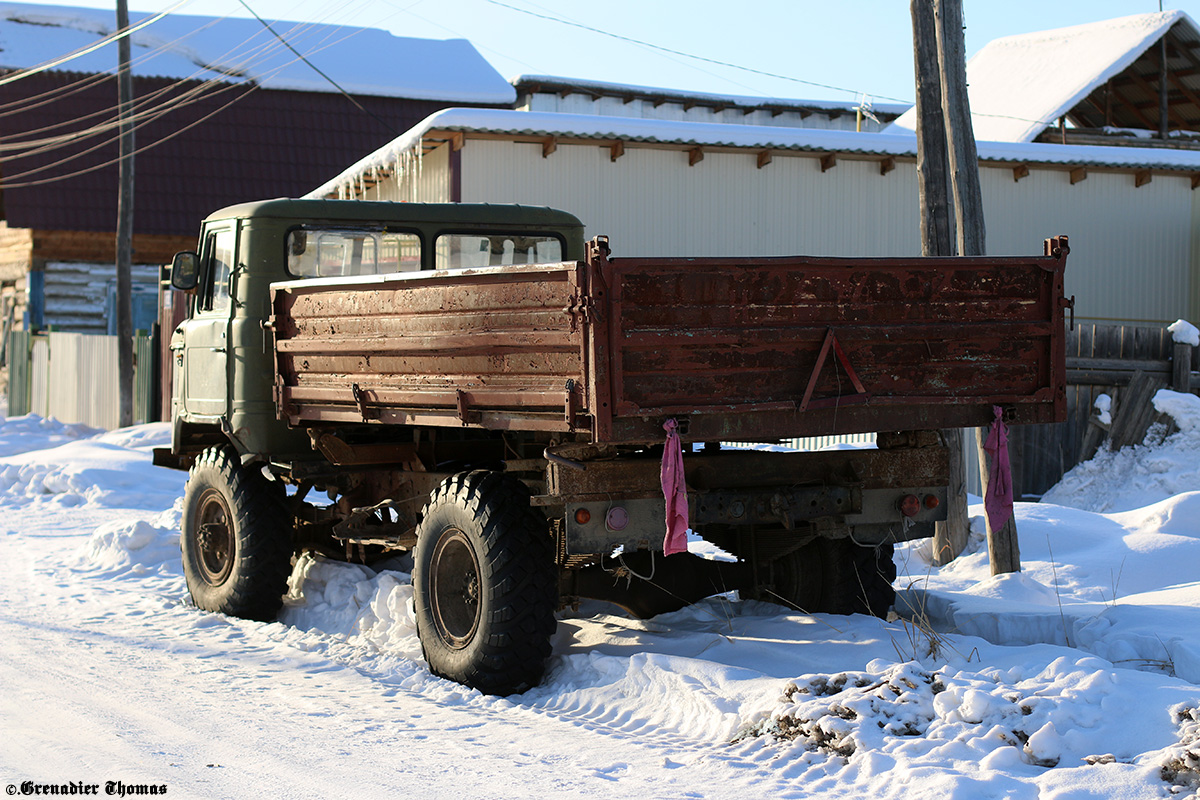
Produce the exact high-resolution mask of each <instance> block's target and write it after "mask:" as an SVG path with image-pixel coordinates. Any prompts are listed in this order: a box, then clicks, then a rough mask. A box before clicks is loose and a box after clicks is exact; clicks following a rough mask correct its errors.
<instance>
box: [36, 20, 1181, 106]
mask: <svg viewBox="0 0 1200 800" xmlns="http://www.w3.org/2000/svg"><path fill="white" fill-rule="evenodd" d="M129 1H130V3H131V10H134V11H152V12H154V11H160V10H162V9H164V8H167V7H168V6H170V5H172V4H173V0H129ZM246 2H247V3H249V5H250V7H252V8H253V9H254V10H255V11H256V12H258V14H260V15H261V16H263V17H265V18H268V19H286V20H299V21H313V22H326V23H336V24H350V25H362V26H367V27H381V28H386V29H388V30H391V31H392V32H393V33H396V34H397V35H403V36H415V37H421V38H434V39H446V38H465V39H469V40H470V41H471V42H472V43H473V44H474V45H475V46H476V48H477V49H478V50H479V51H480V52H481V53H482V54H483V55H484V57H485V58H487V59H488V60H489V61H490V62H491V63H492V64H493V66H495V67H496V69H497V70H498V71H499V72H500V73H501V74H502V75H504V76H505V77H511V76H513V75H517V74H521V73H526V74H531V73H532V74H541V75H561V76H566V77H573V78H587V79H592V80H600V81H610V82H614V83H634V84H641V85H650V86H661V87H667V88H675V89H689V90H695V91H705V92H713V93H719V94H746V95H766V96H772V97H788V98H811V99H826V100H841V101H852V100H857V99H858V97H859V94H860V93H865V94H867V95H869V96H870V97H871V98H872V99H873V100H874V101H875V102H877V103H887V102H897V101H903V102H907V101H911V99H912V96H913V79H912V33H911V29H910V23H909V6H908V3H907V2H905V0H859V1H857V2H854V1H847V2H831V1H830V0H824V1H823V2H816V1H815V0H791V1H790V2H788V1H786V0H756V2H754V3H734V2H730V0H724V2H712V1H711V0H689V2H686V3H684V2H655V0H605V2H603V3H600V2H595V1H594V0H591V1H587V2H585V0H290V1H289V0H246ZM49 4H50V5H77V6H87V7H93V8H115V0H112V1H99V2H97V1H96V0H76V2H73V3H69V2H59V3H49ZM964 5H965V17H966V36H967V53H968V56H969V55H970V54H973V53H974V52H975V51H977V50H979V48H981V47H982V46H983V45H984V44H986V43H987V42H988V41H990V40H992V39H995V38H998V37H1000V36H1008V35H1011V34H1016V33H1027V32H1030V31H1036V30H1045V29H1048V28H1058V27H1065V26H1068V25H1078V24H1082V23H1086V22H1095V21H1098V20H1103V19H1111V18H1114V17H1121V16H1127V15H1130V14H1141V13H1147V12H1154V11H1158V8H1159V4H1158V0H1050V2H1046V0H1040V2H1034V0H1004V1H1003V2H998V1H997V0H964ZM1164 8H1165V9H1167V10H1170V9H1174V8H1178V9H1181V10H1183V11H1186V12H1187V13H1188V14H1189V15H1191V16H1192V17H1193V18H1194V19H1198V20H1200V0H1196V2H1184V3H1175V4H1171V3H1166V4H1165V5H1164ZM516 9H521V10H516ZM177 13H182V14H197V15H204V16H224V15H227V14H229V15H233V16H240V17H247V16H250V13H249V12H248V11H247V10H246V9H245V8H244V7H243V6H242V5H241V4H240V3H239V2H237V0H191V2H189V3H187V4H186V5H184V6H183V7H181V8H180V9H179V10H178V12H177ZM535 15H540V16H535ZM542 17H556V18H558V19H559V20H565V21H566V22H570V23H575V24H576V25H577V26H583V27H575V26H572V25H568V24H564V23H563V22H560V21H553V20H548V19H544V18H542ZM585 28H593V29H597V30H603V31H607V32H608V33H610V34H613V35H614V36H621V37H625V38H626V39H636V40H640V41H642V42H646V43H650V44H653V45H657V46H658V47H661V48H666V49H668V50H675V51H679V52H681V53H689V54H692V55H696V56H701V57H704V58H707V59H712V60H715V61H722V62H728V63H730V64H736V65H738V66H741V67H746V68H749V69H753V70H757V71H758V73H771V74H772V75H778V76H782V77H769V76H767V75H763V74H758V73H751V72H746V71H743V70H739V69H734V68H732V67H727V66H720V65H717V64H713V63H709V62H703V61H698V60H695V59H691V58H687V57H684V56H681V55H675V54H670V53H664V52H662V51H661V50H655V49H652V48H649V47H645V46H642V45H638V44H634V43H632V42H628V41H625V40H621V39H617V38H613V36H606V35H604V34H602V33H598V32H595V31H592V30H586V29H585ZM801 81H804V82H801ZM814 84H819V85H814Z"/></svg>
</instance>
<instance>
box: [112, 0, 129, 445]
mask: <svg viewBox="0 0 1200 800" xmlns="http://www.w3.org/2000/svg"><path fill="white" fill-rule="evenodd" d="M128 27H129V7H128V5H127V4H126V0H117V28H118V29H119V30H125V29H126V28H128ZM117 59H118V61H119V65H118V69H117V96H118V102H119V105H120V112H119V116H120V132H121V139H120V157H121V161H120V169H119V174H120V189H119V192H118V195H117V265H116V266H117V387H118V398H119V403H120V405H119V408H118V421H119V424H120V426H121V427H122V428H125V427H128V426H130V425H132V424H133V298H132V295H133V279H132V269H133V268H132V264H133V122H132V120H131V119H130V112H131V111H132V109H133V77H132V76H131V74H130V71H129V37H128V36H123V37H121V39H120V40H119V41H118V43H117Z"/></svg>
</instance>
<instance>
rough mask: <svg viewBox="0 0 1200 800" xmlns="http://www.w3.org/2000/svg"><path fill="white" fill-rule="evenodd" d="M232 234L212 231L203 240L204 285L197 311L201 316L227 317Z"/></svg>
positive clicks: (233, 239) (227, 231) (232, 243)
mask: <svg viewBox="0 0 1200 800" xmlns="http://www.w3.org/2000/svg"><path fill="white" fill-rule="evenodd" d="M234 242H235V238H234V232H233V230H232V229H225V230H219V231H213V232H211V233H209V234H208V236H207V237H206V238H205V240H204V270H203V274H204V276H205V277H204V284H203V293H202V295H201V297H200V303H199V309H198V311H199V312H200V313H202V314H212V315H228V313H229V305H230V301H229V276H230V274H232V272H233V248H234Z"/></svg>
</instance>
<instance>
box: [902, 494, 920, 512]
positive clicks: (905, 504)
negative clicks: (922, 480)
mask: <svg viewBox="0 0 1200 800" xmlns="http://www.w3.org/2000/svg"><path fill="white" fill-rule="evenodd" d="M898 505H899V507H900V513H901V514H903V515H904V516H906V517H915V516H916V515H917V513H918V512H919V511H920V510H921V498H919V497H917V496H916V495H915V494H906V495H904V497H901V498H900V502H899V503H898Z"/></svg>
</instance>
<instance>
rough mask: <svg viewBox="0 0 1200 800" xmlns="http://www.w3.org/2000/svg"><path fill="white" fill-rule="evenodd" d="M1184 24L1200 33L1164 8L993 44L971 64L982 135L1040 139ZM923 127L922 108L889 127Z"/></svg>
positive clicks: (974, 113) (974, 118) (974, 112)
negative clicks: (920, 121) (919, 119)
mask: <svg viewBox="0 0 1200 800" xmlns="http://www.w3.org/2000/svg"><path fill="white" fill-rule="evenodd" d="M1177 22H1182V23H1184V24H1185V25H1187V26H1189V27H1190V28H1191V29H1192V33H1193V35H1197V29H1196V24H1195V23H1194V22H1193V21H1192V19H1191V17H1189V16H1188V15H1187V14H1185V13H1184V12H1182V11H1163V12H1158V13H1154V14H1138V15H1135V16H1132V17H1121V18H1120V19H1112V20H1105V21H1103V22H1093V23H1089V24H1087V25H1076V26H1073V27H1070V28H1058V29H1056V30H1049V31H1038V32H1036V33H1026V34H1020V35H1018V36H1007V37H1005V38H1003V39H996V40H995V41H993V42H990V43H989V44H988V45H986V46H985V47H984V48H983V49H982V50H980V51H979V52H978V53H976V54H975V55H974V57H972V58H971V60H970V61H969V62H967V84H968V86H969V88H968V94H969V96H970V101H971V122H972V125H973V126H974V129H975V138H976V139H977V140H980V141H994V142H1031V141H1033V139H1034V138H1035V137H1036V136H1037V135H1038V134H1039V133H1041V132H1042V131H1043V130H1045V129H1046V127H1047V126H1048V125H1051V124H1054V123H1055V122H1056V121H1057V120H1058V118H1059V117H1061V116H1063V115H1065V114H1066V113H1067V112H1068V111H1070V110H1071V109H1072V108H1074V107H1075V106H1076V105H1077V104H1078V103H1079V102H1080V101H1082V100H1083V99H1084V98H1085V97H1087V96H1088V95H1089V94H1091V92H1092V91H1093V90H1094V89H1096V88H1097V87H1099V86H1101V85H1102V84H1103V83H1104V82H1105V81H1107V80H1108V79H1109V78H1112V77H1114V76H1115V75H1118V74H1120V73H1121V72H1122V71H1123V70H1124V69H1125V68H1127V67H1128V66H1129V65H1130V64H1132V63H1133V62H1134V61H1136V60H1137V58H1138V57H1139V56H1140V55H1142V53H1144V52H1146V50H1147V49H1148V48H1149V47H1150V46H1151V45H1152V44H1154V43H1155V42H1157V41H1158V40H1159V39H1160V38H1161V37H1162V36H1164V35H1165V34H1166V33H1167V31H1168V30H1169V29H1170V28H1171V26H1172V25H1174V24H1176V23H1177ZM915 130H916V111H915V109H913V110H910V111H908V112H907V113H906V114H904V115H903V116H901V117H900V118H899V119H898V120H896V121H895V122H894V123H892V125H891V127H889V128H888V132H892V133H902V132H909V133H912V132H914V131H915Z"/></svg>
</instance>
